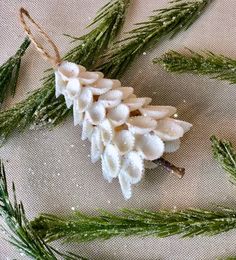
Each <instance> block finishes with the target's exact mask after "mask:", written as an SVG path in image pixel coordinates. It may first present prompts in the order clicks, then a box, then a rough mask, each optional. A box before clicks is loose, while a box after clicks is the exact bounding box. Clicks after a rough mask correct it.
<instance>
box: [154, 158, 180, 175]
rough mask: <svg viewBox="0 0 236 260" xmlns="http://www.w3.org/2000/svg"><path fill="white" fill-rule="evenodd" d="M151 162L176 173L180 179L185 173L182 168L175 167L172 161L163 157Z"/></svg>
mask: <svg viewBox="0 0 236 260" xmlns="http://www.w3.org/2000/svg"><path fill="white" fill-rule="evenodd" d="M153 162H154V163H156V164H158V165H160V166H161V167H163V168H164V169H165V170H167V171H168V172H170V173H172V174H174V175H176V176H177V177H178V178H180V179H182V178H183V177H184V174H185V169H184V168H181V167H177V166H175V165H174V164H173V163H171V162H169V161H167V160H165V159H164V158H160V159H157V160H155V161H153Z"/></svg>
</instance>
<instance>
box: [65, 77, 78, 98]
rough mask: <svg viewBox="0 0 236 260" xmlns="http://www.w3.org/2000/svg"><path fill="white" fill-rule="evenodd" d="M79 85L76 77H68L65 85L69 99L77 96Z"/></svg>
mask: <svg viewBox="0 0 236 260" xmlns="http://www.w3.org/2000/svg"><path fill="white" fill-rule="evenodd" d="M80 91H81V85H80V81H79V79H78V78H73V79H70V80H69V81H68V83H67V85H66V92H67V95H68V97H69V98H70V99H71V100H74V99H75V98H78V97H79V94H80Z"/></svg>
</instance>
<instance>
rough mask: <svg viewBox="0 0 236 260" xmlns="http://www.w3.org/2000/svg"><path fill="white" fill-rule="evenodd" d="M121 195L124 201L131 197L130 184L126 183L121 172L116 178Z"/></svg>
mask: <svg viewBox="0 0 236 260" xmlns="http://www.w3.org/2000/svg"><path fill="white" fill-rule="evenodd" d="M118 178H119V183H120V187H121V191H122V194H123V196H124V198H125V199H126V200H128V199H130V198H131V197H132V188H131V183H130V181H128V178H127V176H126V175H125V172H121V173H120V174H119V176H118Z"/></svg>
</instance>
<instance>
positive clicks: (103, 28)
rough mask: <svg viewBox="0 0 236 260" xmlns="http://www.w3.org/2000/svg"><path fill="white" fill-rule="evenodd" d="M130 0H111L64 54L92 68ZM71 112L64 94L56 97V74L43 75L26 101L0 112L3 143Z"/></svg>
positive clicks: (122, 19)
mask: <svg viewBox="0 0 236 260" xmlns="http://www.w3.org/2000/svg"><path fill="white" fill-rule="evenodd" d="M128 4H129V0H112V1H110V2H109V3H108V4H107V5H106V6H104V7H103V8H102V9H101V11H100V12H99V13H98V14H97V16H96V18H95V19H94V21H93V24H96V28H95V29H93V30H91V32H89V33H88V34H86V35H84V36H82V37H80V38H79V39H80V41H79V44H78V46H76V47H74V48H73V49H72V50H71V51H69V52H68V54H67V55H66V56H65V58H66V59H68V60H69V61H71V62H75V63H80V64H82V65H84V66H85V67H87V69H92V68H93V66H94V65H91V62H93V63H96V61H97V60H98V58H99V57H98V55H102V54H103V53H104V51H105V49H106V48H107V47H108V44H110V43H111V42H112V41H113V40H114V37H115V36H116V35H117V34H118V32H119V30H120V28H121V26H122V24H123V22H124V18H125V13H126V10H127V6H128ZM69 114H71V110H69V109H67V108H66V104H65V101H64V99H63V97H59V98H58V99H57V98H56V97H55V87H54V74H53V73H52V74H50V75H48V76H46V77H45V78H44V83H43V86H42V88H41V89H38V90H36V91H34V92H33V93H32V94H31V95H30V96H29V97H28V98H27V99H26V100H24V101H22V102H20V103H18V104H16V105H15V106H14V107H13V108H10V109H9V110H6V111H4V112H2V113H0V145H1V144H3V143H4V142H5V141H6V140H7V138H8V137H9V136H10V135H11V134H13V132H15V130H18V131H23V130H25V129H26V128H27V127H29V126H30V125H33V127H37V126H40V127H42V126H46V125H47V126H51V127H53V126H56V125H58V124H59V123H61V122H62V121H64V120H65V119H66V117H67V116H68V115H69Z"/></svg>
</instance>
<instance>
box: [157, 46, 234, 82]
mask: <svg viewBox="0 0 236 260" xmlns="http://www.w3.org/2000/svg"><path fill="white" fill-rule="evenodd" d="M189 51H190V55H185V54H181V53H179V52H176V51H169V52H167V53H165V54H164V55H163V56H162V57H161V58H157V59H154V60H153V62H154V63H159V64H161V65H162V66H163V67H164V68H165V69H166V70H167V71H170V72H177V73H186V72H190V73H194V74H198V75H209V76H210V77H211V78H215V79H220V80H226V81H228V82H229V83H231V84H235V83H236V60H233V59H231V58H228V57H225V56H223V55H217V54H214V53H212V52H210V51H205V52H203V54H202V55H201V54H199V53H197V52H194V51H192V50H189Z"/></svg>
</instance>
